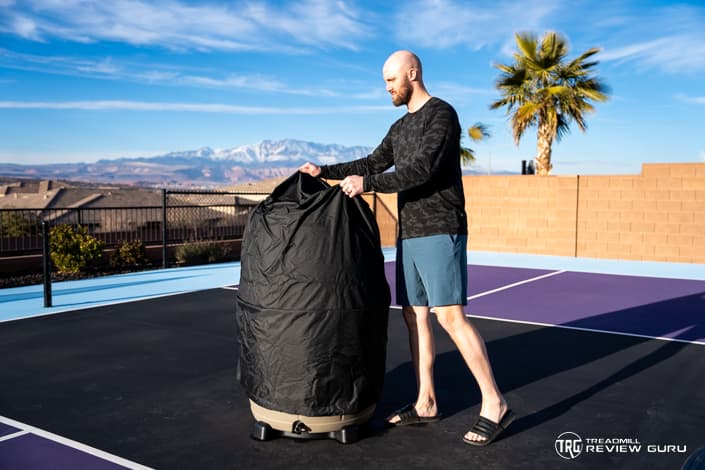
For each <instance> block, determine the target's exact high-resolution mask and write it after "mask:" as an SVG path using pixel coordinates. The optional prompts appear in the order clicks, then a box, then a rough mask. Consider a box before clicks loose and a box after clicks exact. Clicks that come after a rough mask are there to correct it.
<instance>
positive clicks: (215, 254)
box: [175, 241, 230, 265]
mask: <svg viewBox="0 0 705 470" xmlns="http://www.w3.org/2000/svg"><path fill="white" fill-rule="evenodd" d="M229 255H230V250H228V249H226V248H224V247H223V246H222V245H220V244H218V243H215V242H212V241H195V242H187V243H184V244H183V245H181V246H179V247H178V248H177V249H176V254H175V256H176V261H177V262H178V263H179V264H184V265H193V264H207V263H218V262H221V261H226V260H227V259H228V257H229Z"/></svg>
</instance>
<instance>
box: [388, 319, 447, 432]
mask: <svg viewBox="0 0 705 470" xmlns="http://www.w3.org/2000/svg"><path fill="white" fill-rule="evenodd" d="M403 313H404V321H405V322H406V327H407V329H408V332H409V349H410V351H411V359H412V361H413V363H414V371H415V372H416V385H417V387H418V395H417V398H416V406H415V408H416V413H417V414H418V415H419V416H436V415H437V414H438V406H437V403H436V389H435V386H434V383H433V362H434V360H435V356H436V346H435V342H434V339H433V330H432V329H431V318H430V312H429V308H428V307H404V309H403ZM399 419H400V418H399V415H394V416H391V417H389V418H388V419H387V420H388V421H389V422H390V423H397V422H399Z"/></svg>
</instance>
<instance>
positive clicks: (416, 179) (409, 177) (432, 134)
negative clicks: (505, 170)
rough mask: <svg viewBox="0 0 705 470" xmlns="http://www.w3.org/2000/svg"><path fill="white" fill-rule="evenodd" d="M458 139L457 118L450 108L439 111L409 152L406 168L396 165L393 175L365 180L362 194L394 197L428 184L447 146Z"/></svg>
mask: <svg viewBox="0 0 705 470" xmlns="http://www.w3.org/2000/svg"><path fill="white" fill-rule="evenodd" d="M459 139H460V135H459V126H458V124H457V117H456V115H455V113H454V112H453V110H452V108H448V107H442V108H439V109H438V110H436V111H435V113H434V114H433V117H432V118H431V122H430V123H429V125H428V127H427V129H426V130H425V131H424V136H423V139H422V141H421V145H420V146H419V147H418V148H416V149H409V151H410V152H411V153H410V154H409V157H408V158H409V161H408V162H407V164H405V165H397V167H396V168H395V171H393V172H387V173H379V174H373V175H370V176H367V177H365V187H364V189H365V191H378V192H382V193H393V192H399V191H404V190H407V189H411V188H414V187H417V186H422V185H424V184H426V183H428V182H429V181H431V180H432V179H433V178H434V177H435V176H436V174H437V173H438V172H439V171H441V168H442V165H441V164H440V163H441V162H440V159H441V158H442V156H443V155H444V154H445V153H446V152H447V151H449V149H448V148H447V146H449V145H454V146H458V145H459V142H460V140H459ZM458 158H460V156H459V155H458Z"/></svg>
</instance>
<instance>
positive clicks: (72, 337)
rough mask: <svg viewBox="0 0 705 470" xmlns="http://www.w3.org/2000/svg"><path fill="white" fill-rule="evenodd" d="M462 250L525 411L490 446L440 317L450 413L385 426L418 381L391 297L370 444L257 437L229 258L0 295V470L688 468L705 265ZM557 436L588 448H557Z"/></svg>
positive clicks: (474, 315)
mask: <svg viewBox="0 0 705 470" xmlns="http://www.w3.org/2000/svg"><path fill="white" fill-rule="evenodd" d="M385 254H386V256H387V258H388V260H389V262H388V263H387V265H386V271H387V275H388V279H389V282H390V285H391V286H392V287H393V286H394V266H393V262H392V261H391V260H392V259H393V256H394V254H393V252H390V251H387V252H385ZM469 261H470V262H471V264H470V265H469V266H468V304H467V306H466V309H465V311H466V313H467V315H468V317H469V318H470V320H471V322H472V323H473V324H475V325H476V327H477V328H478V330H479V331H480V332H481V333H482V335H483V337H484V338H485V341H486V343H487V349H488V353H489V355H490V358H491V360H492V363H493V367H494V368H495V375H496V378H497V382H498V384H499V385H500V388H502V390H503V391H504V393H505V396H506V397H507V399H508V401H509V402H510V405H511V406H512V407H513V408H514V409H515V411H517V412H518V414H519V416H520V418H519V419H518V420H517V421H516V422H515V423H514V424H512V426H511V427H510V429H508V431H507V433H506V436H504V437H503V438H502V439H500V440H499V441H498V442H496V443H494V444H493V445H492V446H489V447H488V448H486V449H482V450H479V449H475V448H470V446H467V445H464V444H463V443H462V440H460V437H461V436H462V434H463V433H464V432H465V431H467V429H468V428H469V426H471V425H472V422H473V419H474V418H473V417H474V416H476V414H477V412H478V410H479V403H480V396H479V393H478V391H477V386H476V384H475V383H474V382H473V381H472V378H471V376H470V375H469V373H468V371H467V369H466V368H465V365H464V363H463V361H462V359H461V358H460V357H459V355H458V353H457V350H455V348H454V346H453V345H452V343H451V342H450V341H449V339H448V338H447V335H445V333H444V332H443V331H442V330H441V329H440V328H439V327H438V325H434V329H435V336H436V338H437V360H436V370H435V372H436V381H437V384H436V386H437V389H438V397H439V406H440V407H441V408H442V411H443V412H444V416H445V419H443V420H442V421H441V422H440V423H438V424H436V425H433V426H431V425H429V426H427V427H423V428H409V429H401V428H400V429H392V430H386V429H384V430H383V426H380V423H382V422H383V418H384V416H386V414H388V413H389V412H391V411H392V410H394V409H395V408H397V407H398V406H399V405H401V404H403V403H401V402H407V401H410V400H411V401H413V399H414V393H415V392H414V390H415V385H414V373H413V370H412V368H411V365H410V362H409V353H408V349H407V347H406V331H405V327H404V326H403V321H402V320H401V315H399V310H400V308H399V307H398V306H396V304H395V302H396V300H395V299H394V296H393V299H392V303H393V305H392V308H391V315H390V324H389V341H388V355H387V358H386V361H387V376H386V378H385V390H384V396H383V397H382V399H381V401H380V402H379V403H378V406H377V413H376V414H375V417H374V418H373V424H372V425H371V428H370V429H371V431H370V435H369V436H368V437H366V438H364V439H362V440H360V441H359V442H357V443H354V444H349V445H341V444H339V443H336V442H334V441H329V440H324V441H315V442H313V441H310V442H295V443H293V444H292V441H293V440H291V439H287V438H282V439H279V440H275V441H270V442H258V441H254V440H252V439H249V438H248V437H249V431H250V426H251V425H252V418H251V416H250V414H249V409H248V407H247V397H245V396H244V394H243V391H242V390H241V388H240V387H239V385H238V384H237V381H236V379H235V375H236V374H235V365H236V361H237V344H236V343H237V341H236V331H235V328H236V325H235V324H234V315H233V313H234V308H235V296H236V295H237V281H238V278H239V265H238V264H237V263H230V264H226V265H218V266H213V267H210V268H208V267H198V268H178V269H170V270H160V271H154V272H150V273H135V274H133V275H123V276H113V277H111V278H104V279H97V280H91V281H77V282H66V283H57V284H55V285H54V288H53V291H54V304H53V307H51V308H48V309H45V308H44V307H43V306H42V300H43V297H42V291H41V286H32V287H30V288H18V289H3V290H0V384H2V385H1V386H0V470H10V469H12V470H15V469H23V470H24V469H27V470H34V469H37V470H39V469H48V468H51V469H87V470H98V469H120V468H134V469H143V468H159V469H169V468H175V469H176V468H185V469H186V468H187V469H190V468H193V469H205V468H214V469H219V468H224V469H225V468H469V467H475V468H502V469H504V468H549V469H550V468H571V469H572V468H680V465H681V464H682V463H683V462H684V461H685V460H686V458H687V457H688V455H690V454H692V453H693V452H694V451H695V450H696V449H697V448H699V447H702V446H703V445H705V425H703V424H702V423H705V404H704V403H705V400H704V399H703V397H702V390H703V389H705V374H703V373H702V371H703V370H705V349H703V348H705V266H703V265H673V264H666V263H630V262H610V263H606V262H597V261H595V260H582V261H581V260H576V259H562V258H556V257H511V256H506V255H496V254H476V253H471V254H470V256H469ZM512 264H513V266H512ZM393 291H394V289H393V288H392V292H393ZM564 433H568V434H565V436H578V439H580V444H581V445H582V447H581V449H582V452H581V453H582V455H579V456H578V455H574V454H570V453H566V452H564V451H563V450H564V448H563V447H561V446H563V445H565V440H566V437H565V436H564ZM613 443H615V444H616V445H612V444H613ZM576 445H577V444H576ZM611 445H612V447H609V446H611ZM630 445H631V446H632V447H629V446H630ZM606 446H608V447H606ZM619 446H623V447H619ZM637 447H638V449H637ZM579 454H580V453H579ZM138 462H139V463H138Z"/></svg>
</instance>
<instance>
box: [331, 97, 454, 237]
mask: <svg viewBox="0 0 705 470" xmlns="http://www.w3.org/2000/svg"><path fill="white" fill-rule="evenodd" d="M392 166H394V170H393V171H389V172H387V171H386V170H388V169H390V168H391V167H392ZM349 175H361V176H363V177H364V190H365V191H371V190H373V191H377V192H381V193H394V192H396V193H399V194H398V198H397V211H398V215H399V237H400V238H402V239H406V238H415V237H425V236H429V235H439V234H446V233H448V234H467V216H466V214H465V196H464V193H463V180H462V172H461V169H460V123H459V122H458V115H457V114H456V112H455V110H454V109H453V107H452V106H451V105H449V104H448V103H446V102H445V101H443V100H441V99H438V98H435V97H434V98H431V99H430V100H428V101H427V102H426V103H425V104H424V105H423V106H422V107H421V108H419V109H418V110H416V111H415V112H413V113H406V114H405V115H404V116H402V117H401V118H400V119H399V120H397V121H396V122H395V123H394V124H392V127H391V128H390V129H389V132H387V135H386V136H385V137H384V139H383V140H382V143H381V144H380V145H379V146H378V147H377V148H376V149H375V150H374V151H373V152H372V153H371V154H370V155H368V156H367V157H365V158H361V159H359V160H354V161H351V162H347V163H339V164H337V165H328V166H323V167H321V175H320V176H321V177H323V178H333V179H342V178H344V177H346V176H349Z"/></svg>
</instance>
